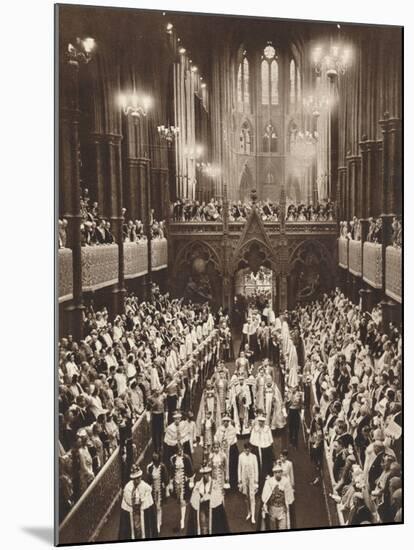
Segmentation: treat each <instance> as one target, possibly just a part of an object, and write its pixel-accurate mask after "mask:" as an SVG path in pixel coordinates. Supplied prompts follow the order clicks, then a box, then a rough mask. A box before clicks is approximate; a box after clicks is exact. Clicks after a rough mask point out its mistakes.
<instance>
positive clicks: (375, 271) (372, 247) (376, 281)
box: [363, 242, 382, 288]
mask: <svg viewBox="0 0 414 550" xmlns="http://www.w3.org/2000/svg"><path fill="white" fill-rule="evenodd" d="M363 279H364V281H365V282H366V283H368V284H370V285H371V286H372V287H374V288H382V245H381V244H378V243H368V242H365V243H364V269H363Z"/></svg>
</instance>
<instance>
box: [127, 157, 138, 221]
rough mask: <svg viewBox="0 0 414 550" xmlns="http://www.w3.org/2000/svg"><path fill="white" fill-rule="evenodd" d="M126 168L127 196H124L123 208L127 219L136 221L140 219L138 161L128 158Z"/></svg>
mask: <svg viewBox="0 0 414 550" xmlns="http://www.w3.org/2000/svg"><path fill="white" fill-rule="evenodd" d="M127 167H128V183H127V186H126V187H127V189H128V194H127V196H126V199H127V200H126V201H125V207H126V208H127V212H126V217H127V219H131V220H136V219H140V218H141V214H140V192H139V168H138V159H137V158H134V157H129V158H128V159H127Z"/></svg>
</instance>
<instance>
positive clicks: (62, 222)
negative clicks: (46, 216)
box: [58, 218, 68, 248]
mask: <svg viewBox="0 0 414 550" xmlns="http://www.w3.org/2000/svg"><path fill="white" fill-rule="evenodd" d="M67 227H68V220H67V219H66V218H62V219H59V220H58V244H59V248H66V247H67V240H68V237H67Z"/></svg>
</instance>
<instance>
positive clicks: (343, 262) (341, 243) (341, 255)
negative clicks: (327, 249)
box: [338, 237, 348, 269]
mask: <svg viewBox="0 0 414 550" xmlns="http://www.w3.org/2000/svg"><path fill="white" fill-rule="evenodd" d="M338 263H339V266H340V267H343V268H344V269H348V239H345V238H344V237H339V239H338Z"/></svg>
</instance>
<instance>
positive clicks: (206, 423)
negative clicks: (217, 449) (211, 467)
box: [200, 411, 217, 456]
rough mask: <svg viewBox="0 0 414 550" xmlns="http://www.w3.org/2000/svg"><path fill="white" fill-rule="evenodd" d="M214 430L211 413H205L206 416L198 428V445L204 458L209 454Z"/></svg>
mask: <svg viewBox="0 0 414 550" xmlns="http://www.w3.org/2000/svg"><path fill="white" fill-rule="evenodd" d="M216 430H217V427H216V423H215V422H214V420H213V416H212V414H211V411H207V413H206V416H205V418H204V420H203V422H202V423H201V427H200V445H201V446H202V448H203V454H204V455H206V456H208V455H209V453H210V450H211V447H212V445H213V441H214V436H215V434H216Z"/></svg>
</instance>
